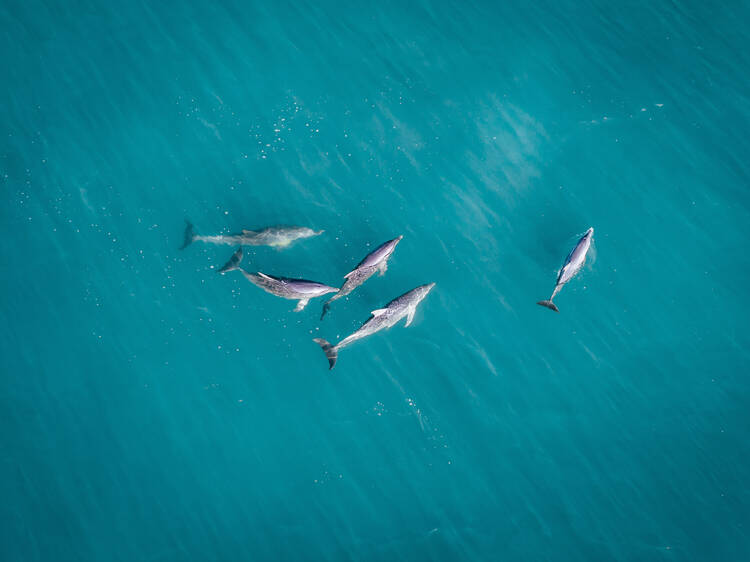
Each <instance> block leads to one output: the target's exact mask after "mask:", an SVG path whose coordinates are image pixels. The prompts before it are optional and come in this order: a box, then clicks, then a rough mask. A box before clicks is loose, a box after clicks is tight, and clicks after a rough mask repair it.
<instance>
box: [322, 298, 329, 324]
mask: <svg viewBox="0 0 750 562" xmlns="http://www.w3.org/2000/svg"><path fill="white" fill-rule="evenodd" d="M330 302H331V301H326V302H324V303H323V312H321V313H320V319H321V320H323V317H324V316H325V315H326V312H328V311H329V310H331V305H330V304H328V303H330Z"/></svg>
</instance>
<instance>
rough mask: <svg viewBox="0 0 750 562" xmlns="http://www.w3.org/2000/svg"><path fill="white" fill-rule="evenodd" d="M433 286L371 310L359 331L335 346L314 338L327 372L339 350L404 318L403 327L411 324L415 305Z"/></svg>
mask: <svg viewBox="0 0 750 562" xmlns="http://www.w3.org/2000/svg"><path fill="white" fill-rule="evenodd" d="M434 286H435V283H429V284H427V285H420V286H419V287H417V288H415V289H412V290H411V291H409V292H408V293H404V294H403V295H401V296H400V297H397V298H395V299H393V300H392V301H391V302H389V303H388V304H387V305H385V308H380V309H378V310H373V311H372V316H370V318H368V319H367V321H366V322H365V323H364V324H362V327H361V328H360V329H359V330H357V331H356V332H354V333H353V334H351V335H349V336H347V337H345V338H344V339H343V340H341V341H340V342H339V343H337V344H336V345H331V344H330V343H328V342H327V341H326V340H324V339H323V338H315V339H314V340H313V341H314V342H315V343H317V344H318V345H319V346H320V347H321V348H322V349H323V352H324V353H325V354H326V357H327V358H328V365H329V367H328V368H329V370H330V369H333V367H334V365H336V360H337V359H338V356H339V350H340V349H341V348H343V347H346V346H347V345H349V344H350V343H353V342H355V341H357V340H361V339H362V338H365V337H367V336H369V335H371V334H374V333H375V332H379V331H380V330H383V329H385V328H390V327H391V326H394V325H396V323H397V322H398V321H399V320H401V319H402V318H404V317H406V324H405V326H408V325H409V324H411V322H412V320H414V312H415V311H416V310H417V305H419V303H420V302H422V299H424V298H425V297H426V296H427V294H428V293H429V292H430V291H431V290H432V288H433V287H434Z"/></svg>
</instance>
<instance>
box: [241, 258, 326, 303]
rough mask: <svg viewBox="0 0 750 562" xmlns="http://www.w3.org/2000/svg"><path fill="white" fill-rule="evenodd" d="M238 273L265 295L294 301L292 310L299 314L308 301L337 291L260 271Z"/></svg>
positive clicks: (302, 280) (301, 280) (306, 281)
mask: <svg viewBox="0 0 750 562" xmlns="http://www.w3.org/2000/svg"><path fill="white" fill-rule="evenodd" d="M240 271H241V272H242V274H243V275H244V276H245V277H246V278H247V280H248V281H250V282H251V283H252V284H253V285H256V286H258V287H260V288H261V289H263V290H264V291H266V292H267V293H271V294H272V295H276V296H277V297H281V298H284V299H289V300H296V301H297V307H296V308H295V309H294V311H295V312H299V311H300V310H302V309H303V308H305V306H307V303H308V302H310V299H314V298H315V297H320V296H323V295H325V294H327V293H335V292H336V291H338V289H337V288H336V287H330V286H328V285H324V284H323V283H318V282H316V281H308V280H307V279H291V278H289V277H274V276H272V275H266V274H265V273H261V272H260V271H259V272H258V273H257V274H253V273H248V272H247V271H245V270H244V269H240Z"/></svg>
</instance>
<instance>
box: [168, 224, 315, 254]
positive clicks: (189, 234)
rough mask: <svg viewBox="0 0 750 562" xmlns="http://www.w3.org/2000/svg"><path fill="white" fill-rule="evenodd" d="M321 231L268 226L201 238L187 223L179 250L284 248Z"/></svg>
mask: <svg viewBox="0 0 750 562" xmlns="http://www.w3.org/2000/svg"><path fill="white" fill-rule="evenodd" d="M323 232H324V231H322V230H313V229H312V228H307V227H306V226H269V227H266V228H264V229H263V230H243V231H242V233H240V234H217V235H213V236H201V235H199V234H196V233H195V230H194V228H193V225H192V224H191V223H189V222H188V223H187V226H186V227H185V237H184V240H183V243H182V247H181V248H180V250H184V249H185V248H187V247H188V246H190V244H192V243H193V242H208V243H210V244H226V245H229V246H271V247H273V248H285V247H287V246H289V244H291V243H292V242H294V241H295V240H299V239H300V238H310V237H312V236H318V235H319V234H323Z"/></svg>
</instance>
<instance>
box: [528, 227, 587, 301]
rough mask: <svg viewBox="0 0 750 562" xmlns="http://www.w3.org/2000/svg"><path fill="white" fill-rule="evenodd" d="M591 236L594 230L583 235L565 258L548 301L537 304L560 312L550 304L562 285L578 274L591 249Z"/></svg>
mask: <svg viewBox="0 0 750 562" xmlns="http://www.w3.org/2000/svg"><path fill="white" fill-rule="evenodd" d="M593 236H594V229H593V228H589V229H588V230H587V231H586V234H584V235H583V236H582V237H581V239H580V240H579V241H578V244H576V247H575V248H573V250H572V251H571V252H570V253H569V254H568V257H567V258H565V263H564V264H563V266H562V269H561V270H560V273H558V274H557V284H556V285H555V290H554V291H552V296H551V297H550V298H549V300H547V301H539V302H538V303H537V304H539V305H541V306H545V307H547V308H549V309H550V310H554V311H555V312H560V310H559V309H558V308H557V306H555V303H553V302H552V299H554V298H555V295H557V293H559V292H560V289H562V288H563V285H565V283H567V282H568V281H570V280H571V279H573V277H575V275H576V273H578V272H579V271H580V270H581V268H582V267H583V264H584V263H585V262H586V253H587V252H588V251H589V248H590V247H591V239H592V238H593Z"/></svg>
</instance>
